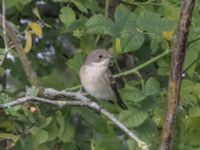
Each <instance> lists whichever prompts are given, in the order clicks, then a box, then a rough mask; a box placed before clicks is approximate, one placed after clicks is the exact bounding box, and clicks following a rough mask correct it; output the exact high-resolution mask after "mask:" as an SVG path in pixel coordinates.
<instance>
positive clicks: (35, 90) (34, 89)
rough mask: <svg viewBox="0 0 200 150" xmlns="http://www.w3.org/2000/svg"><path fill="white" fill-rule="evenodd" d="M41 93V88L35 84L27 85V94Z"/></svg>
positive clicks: (35, 94)
mask: <svg viewBox="0 0 200 150" xmlns="http://www.w3.org/2000/svg"><path fill="white" fill-rule="evenodd" d="M38 93H39V89H38V88H37V87H35V86H32V87H26V96H37V95H38Z"/></svg>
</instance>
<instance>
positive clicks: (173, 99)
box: [160, 0, 195, 150]
mask: <svg viewBox="0 0 200 150" xmlns="http://www.w3.org/2000/svg"><path fill="white" fill-rule="evenodd" d="M194 5H195V0H182V9H181V14H180V19H179V24H178V31H177V35H176V41H175V43H174V44H173V48H172V62H171V73H170V77H169V82H168V94H167V101H168V105H167V111H166V113H165V119H164V123H163V131H162V137H161V145H160V150H170V149H171V147H172V140H173V132H174V128H175V122H176V115H177V109H178V105H179V96H180V86H181V74H182V66H183V62H184V57H185V49H186V47H187V46H186V43H187V36H188V32H189V27H190V22H191V18H192V11H193V8H194Z"/></svg>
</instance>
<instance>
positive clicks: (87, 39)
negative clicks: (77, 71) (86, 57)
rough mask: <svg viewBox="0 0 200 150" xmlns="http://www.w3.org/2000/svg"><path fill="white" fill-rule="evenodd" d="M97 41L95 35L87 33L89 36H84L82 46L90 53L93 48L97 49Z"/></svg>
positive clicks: (81, 40)
mask: <svg viewBox="0 0 200 150" xmlns="http://www.w3.org/2000/svg"><path fill="white" fill-rule="evenodd" d="M95 43H96V41H95V38H94V36H92V35H87V36H82V37H81V39H80V48H81V50H82V51H83V52H84V53H88V52H90V51H91V50H93V49H95V47H96V44H95Z"/></svg>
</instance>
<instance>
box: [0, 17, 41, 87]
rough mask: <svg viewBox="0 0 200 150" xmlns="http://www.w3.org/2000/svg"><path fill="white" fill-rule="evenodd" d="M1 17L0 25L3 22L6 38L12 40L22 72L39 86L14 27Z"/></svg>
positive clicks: (32, 82)
mask: <svg viewBox="0 0 200 150" xmlns="http://www.w3.org/2000/svg"><path fill="white" fill-rule="evenodd" d="M3 18H4V17H3V15H2V14H0V27H1V28H3V24H5V31H6V35H7V38H8V39H10V40H11V41H12V43H13V45H14V48H15V49H16V51H17V53H18V55H19V59H20V61H21V64H22V67H23V69H24V72H25V74H26V76H27V78H28V80H29V82H30V84H31V85H34V86H36V87H40V81H39V79H38V76H37V74H36V73H35V72H34V71H33V68H32V66H31V63H30V61H29V59H28V57H27V56H26V54H25V52H24V51H23V48H22V46H21V42H20V40H19V38H18V36H17V33H16V31H15V29H14V28H13V26H12V25H11V23H10V22H8V21H6V20H5V18H4V19H3ZM3 20H4V21H3ZM3 22H4V23H3Z"/></svg>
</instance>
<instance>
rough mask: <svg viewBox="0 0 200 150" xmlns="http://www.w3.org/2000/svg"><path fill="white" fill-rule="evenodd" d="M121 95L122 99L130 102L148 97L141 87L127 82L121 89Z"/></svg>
mask: <svg viewBox="0 0 200 150" xmlns="http://www.w3.org/2000/svg"><path fill="white" fill-rule="evenodd" d="M120 95H121V96H122V99H124V100H126V101H130V102H140V101H142V100H144V99H145V97H146V96H145V95H144V94H142V92H141V91H140V90H139V89H137V88H135V87H134V86H130V85H129V84H126V85H125V87H124V88H122V89H121V90H120Z"/></svg>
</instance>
